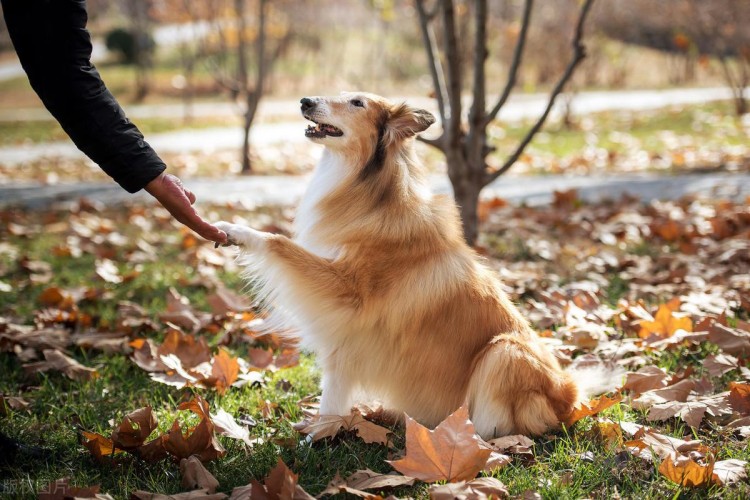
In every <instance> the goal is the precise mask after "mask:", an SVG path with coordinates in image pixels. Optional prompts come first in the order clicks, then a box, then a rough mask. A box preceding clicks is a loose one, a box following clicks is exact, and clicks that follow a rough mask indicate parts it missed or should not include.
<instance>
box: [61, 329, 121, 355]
mask: <svg viewBox="0 0 750 500" xmlns="http://www.w3.org/2000/svg"><path fill="white" fill-rule="evenodd" d="M70 340H71V341H72V342H73V343H74V344H75V345H77V346H79V347H83V348H86V349H97V350H100V351H104V352H107V353H120V352H125V350H126V348H127V345H128V341H129V340H130V338H129V337H128V336H127V335H126V334H124V333H122V332H96V331H91V332H88V333H79V334H76V335H73V336H72V337H71V339H70Z"/></svg>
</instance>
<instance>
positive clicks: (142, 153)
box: [1, 0, 226, 243]
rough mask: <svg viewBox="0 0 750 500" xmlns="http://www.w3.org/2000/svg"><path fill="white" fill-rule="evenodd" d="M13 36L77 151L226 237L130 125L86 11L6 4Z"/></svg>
mask: <svg viewBox="0 0 750 500" xmlns="http://www.w3.org/2000/svg"><path fill="white" fill-rule="evenodd" d="M1 1H2V7H3V14H4V16H5V20H6V24H7V26H8V32H9V34H10V37H11V40H12V41H13V45H14V47H15V48H16V52H17V53H18V57H19V59H20V61H21V65H22V66H23V68H24V70H25V71H26V74H27V75H28V77H29V82H30V83H31V86H32V88H33V89H34V91H35V92H36V93H37V94H38V95H39V97H40V98H41V100H42V102H43V103H44V105H45V107H46V108H47V109H48V110H49V111H50V113H51V114H52V115H53V116H54V117H55V119H56V120H57V121H58V122H59V123H60V125H61V126H62V127H63V129H64V130H65V132H66V133H67V134H68V135H69V136H70V138H71V139H72V140H73V142H74V143H75V144H76V146H77V147H78V148H79V149H80V150H81V151H83V152H84V153H85V154H86V155H87V156H88V157H89V158H91V159H92V160H93V161H95V162H96V163H97V164H98V165H99V166H100V167H101V168H102V170H104V171H105V172H106V173H107V174H108V175H110V176H111V177H112V178H113V179H114V180H115V181H116V182H117V183H118V184H120V185H121V186H122V187H123V188H124V189H125V190H127V191H128V192H130V193H135V192H137V191H139V190H141V189H143V188H144V187H147V186H150V188H148V189H147V191H148V192H149V193H151V194H152V195H153V196H154V197H155V198H156V199H157V200H158V201H159V202H160V203H161V204H162V205H164V206H165V208H167V210H169V211H170V213H172V215H174V216H175V218H176V219H177V220H178V221H180V222H182V223H183V224H185V225H187V226H188V227H190V228H191V229H193V230H194V231H196V232H197V233H198V234H200V235H201V236H203V237H206V238H209V239H211V240H213V241H217V242H220V243H223V242H225V241H226V235H225V234H224V233H223V232H222V231H219V230H218V229H215V228H213V229H214V230H209V229H208V228H211V227H212V226H210V224H208V223H207V222H206V221H204V220H203V219H201V218H200V216H199V215H198V214H197V212H195V210H194V209H193V207H192V203H193V202H194V201H195V196H194V195H192V193H190V192H189V191H187V190H185V189H184V187H182V184H181V183H179V180H177V181H175V179H176V177H174V176H165V175H163V173H164V171H165V169H166V165H165V164H164V162H163V161H162V160H161V158H159V156H158V155H157V154H156V152H155V151H154V150H153V148H151V146H149V145H148V143H146V141H145V140H144V138H143V134H141V132H140V131H139V130H138V128H137V127H136V126H135V125H134V124H133V123H131V122H130V120H128V118H127V117H126V116H125V113H124V112H123V110H122V108H121V107H120V105H119V104H118V102H117V100H116V99H115V98H114V96H113V95H112V94H111V93H110V91H109V90H108V89H107V87H106V86H105V85H104V82H103V81H102V79H101V77H100V75H99V72H98V71H97V70H96V68H95V67H94V66H93V65H92V64H91V52H92V43H91V36H90V34H89V32H88V31H87V30H86V23H87V20H88V16H87V12H86V3H85V2H84V1H80V0H1Z"/></svg>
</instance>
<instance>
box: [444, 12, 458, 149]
mask: <svg viewBox="0 0 750 500" xmlns="http://www.w3.org/2000/svg"><path fill="white" fill-rule="evenodd" d="M442 2H443V9H442V12H443V30H444V31H445V40H444V41H443V46H444V49H443V50H444V53H445V60H446V66H447V67H448V72H447V75H446V76H447V80H448V106H449V107H448V109H447V110H446V114H447V115H448V116H447V117H446V118H447V121H444V122H443V130H444V131H445V134H447V135H446V140H447V142H448V143H450V144H452V145H456V144H458V143H459V141H460V140H461V89H462V85H461V75H462V72H461V56H460V55H459V53H458V38H457V37H456V18H455V10H454V6H453V0H442Z"/></svg>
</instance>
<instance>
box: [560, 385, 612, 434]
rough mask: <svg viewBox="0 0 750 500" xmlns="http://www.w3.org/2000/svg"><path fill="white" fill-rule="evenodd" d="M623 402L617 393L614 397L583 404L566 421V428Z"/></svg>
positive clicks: (604, 397)
mask: <svg viewBox="0 0 750 500" xmlns="http://www.w3.org/2000/svg"><path fill="white" fill-rule="evenodd" d="M620 401H622V394H620V393H617V394H615V395H614V396H613V397H611V398H610V397H607V396H601V397H599V398H596V399H592V400H591V401H589V402H588V403H581V405H580V407H578V408H574V409H573V411H572V412H571V413H570V415H568V417H567V418H566V419H565V422H564V423H565V426H566V427H571V426H572V425H573V424H575V423H576V422H578V421H579V420H581V419H582V418H585V417H590V416H592V415H596V414H597V413H600V412H602V411H604V410H606V409H607V408H609V407H610V406H613V405H615V404H617V403H619V402H620Z"/></svg>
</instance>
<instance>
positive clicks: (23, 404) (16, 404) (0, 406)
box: [0, 395, 31, 415]
mask: <svg viewBox="0 0 750 500" xmlns="http://www.w3.org/2000/svg"><path fill="white" fill-rule="evenodd" d="M29 406H31V403H30V402H28V401H26V400H25V399H24V398H22V397H20V396H4V395H0V415H7V414H8V410H9V409H11V410H26V411H28V410H29Z"/></svg>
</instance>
